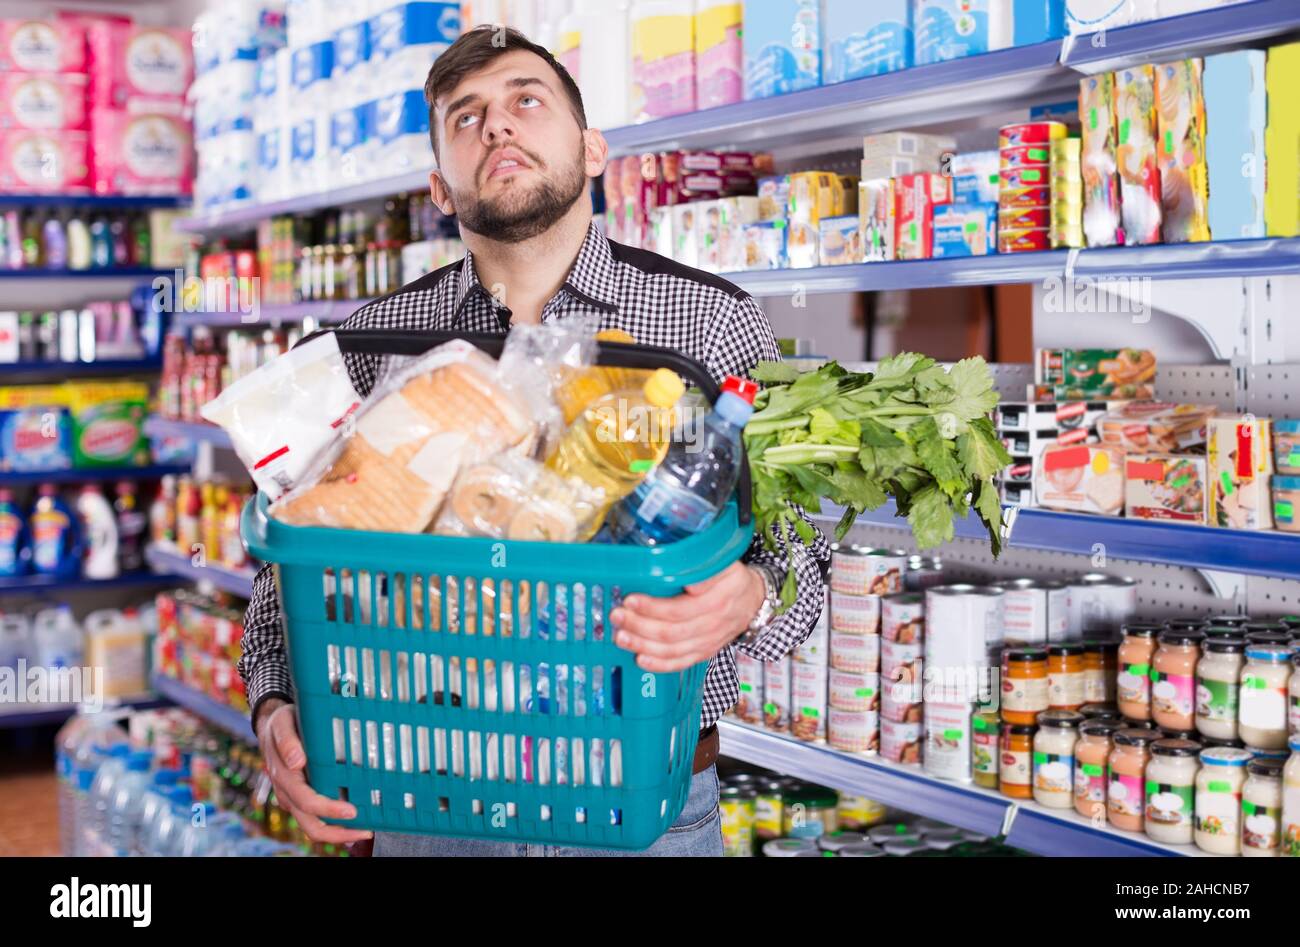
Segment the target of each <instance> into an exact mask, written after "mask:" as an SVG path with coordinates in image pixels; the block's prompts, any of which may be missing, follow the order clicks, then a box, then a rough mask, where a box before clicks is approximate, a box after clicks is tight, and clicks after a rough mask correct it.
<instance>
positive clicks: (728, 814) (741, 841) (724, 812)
mask: <svg viewBox="0 0 1300 947" xmlns="http://www.w3.org/2000/svg"><path fill="white" fill-rule="evenodd" d="M754 800H755V793H754V791H753V790H752V789H750V788H748V787H744V786H723V787H722V788H721V789H720V790H719V791H718V815H719V816H720V817H721V822H722V854H723V855H726V856H728V857H731V858H751V857H753V854H754Z"/></svg>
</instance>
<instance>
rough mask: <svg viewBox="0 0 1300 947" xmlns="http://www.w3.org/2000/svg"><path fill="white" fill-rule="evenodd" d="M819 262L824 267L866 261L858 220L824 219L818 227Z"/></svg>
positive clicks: (854, 218)
mask: <svg viewBox="0 0 1300 947" xmlns="http://www.w3.org/2000/svg"><path fill="white" fill-rule="evenodd" d="M818 227H819V232H818V252H819V256H818V262H819V263H820V264H821V265H822V266H840V265H842V264H845V263H861V262H863V260H864V255H863V250H862V237H861V235H860V234H859V232H858V218H857V216H856V215H855V216H853V217H823V218H822V220H821V223H820V224H819V225H818Z"/></svg>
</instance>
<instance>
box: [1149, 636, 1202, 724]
mask: <svg viewBox="0 0 1300 947" xmlns="http://www.w3.org/2000/svg"><path fill="white" fill-rule="evenodd" d="M1204 640H1205V632H1203V631H1163V632H1161V633H1160V636H1159V641H1160V647H1158V648H1157V649H1156V653H1155V655H1154V656H1153V657H1152V659H1151V719H1152V720H1154V721H1155V722H1156V726H1160V727H1168V728H1169V729H1170V730H1192V729H1194V728H1195V727H1196V662H1197V661H1198V660H1199V659H1200V656H1201V642H1202V641H1204Z"/></svg>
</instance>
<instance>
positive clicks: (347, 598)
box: [339, 569, 356, 625]
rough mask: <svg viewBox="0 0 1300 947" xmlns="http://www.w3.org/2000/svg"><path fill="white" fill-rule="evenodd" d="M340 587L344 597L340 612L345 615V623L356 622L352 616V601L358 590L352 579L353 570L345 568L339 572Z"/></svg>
mask: <svg viewBox="0 0 1300 947" xmlns="http://www.w3.org/2000/svg"><path fill="white" fill-rule="evenodd" d="M339 589H340V594H341V595H342V597H343V600H342V607H341V608H340V610H339V611H340V614H342V615H343V622H344V624H348V625H351V624H353V622H354V619H353V617H352V603H353V601H354V600H355V598H356V590H355V586H354V585H353V581H352V570H351V569H344V570H343V571H342V572H340V573H339Z"/></svg>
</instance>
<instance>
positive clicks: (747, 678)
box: [732, 651, 765, 726]
mask: <svg viewBox="0 0 1300 947" xmlns="http://www.w3.org/2000/svg"><path fill="white" fill-rule="evenodd" d="M736 677H737V678H738V679H739V680H740V697H738V698H737V699H736V706H735V707H734V708H732V710H733V712H734V713H735V715H736V718H737V719H739V720H740V721H741V722H742V723H749V724H753V725H755V726H757V725H759V724H761V723H762V722H763V702H764V699H765V698H764V696H763V662H762V661H760V660H758V658H754V657H750V656H749V655H747V654H745V653H744V652H743V651H737V652H736Z"/></svg>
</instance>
